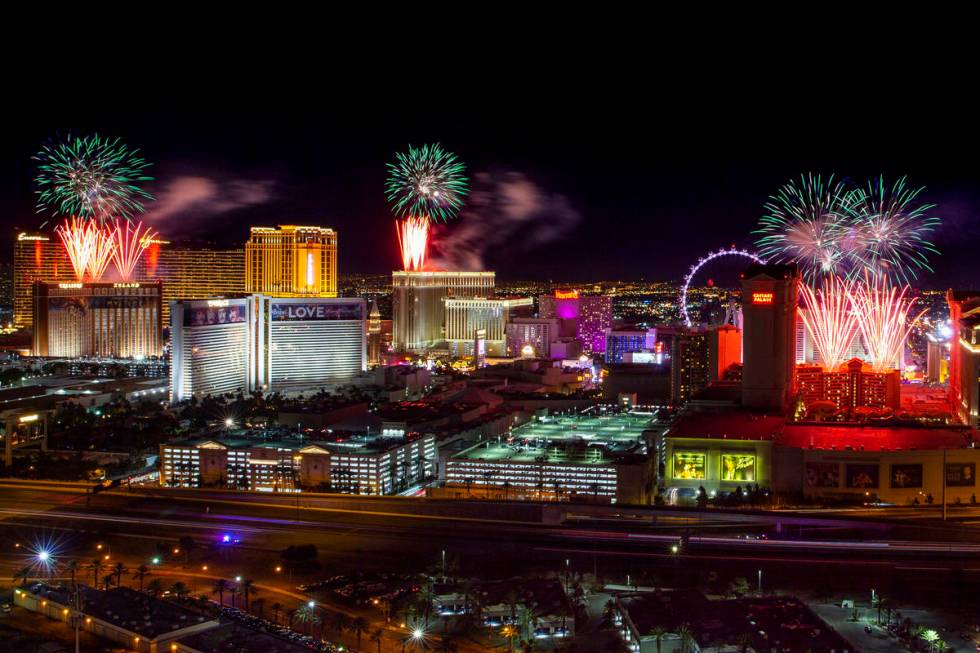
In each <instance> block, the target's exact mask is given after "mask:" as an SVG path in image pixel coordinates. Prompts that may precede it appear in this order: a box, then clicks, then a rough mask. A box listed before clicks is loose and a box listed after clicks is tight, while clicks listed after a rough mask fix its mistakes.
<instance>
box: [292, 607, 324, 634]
mask: <svg viewBox="0 0 980 653" xmlns="http://www.w3.org/2000/svg"><path fill="white" fill-rule="evenodd" d="M296 620H297V621H298V622H300V623H301V624H309V631H310V632H309V634H311V635H312V634H313V626H315V625H316V624H318V623H320V617H319V616H317V613H316V608H311V607H310V606H308V605H307V604H305V603H304V604H303V605H301V606H299V608H298V609H297V610H296Z"/></svg>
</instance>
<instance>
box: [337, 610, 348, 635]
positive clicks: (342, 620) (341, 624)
mask: <svg viewBox="0 0 980 653" xmlns="http://www.w3.org/2000/svg"><path fill="white" fill-rule="evenodd" d="M348 628H350V619H348V618H347V615H345V614H344V613H343V612H338V613H336V614H334V616H333V629H334V630H336V631H337V634H338V635H342V634H343V633H344V631H345V630H347V629H348Z"/></svg>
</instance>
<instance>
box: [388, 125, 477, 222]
mask: <svg viewBox="0 0 980 653" xmlns="http://www.w3.org/2000/svg"><path fill="white" fill-rule="evenodd" d="M464 169H465V167H464V166H463V163H462V162H461V161H460V160H459V159H457V158H456V155H455V154H453V153H452V152H448V151H446V150H444V149H443V148H442V146H440V145H438V144H435V145H423V146H422V147H418V148H416V147H412V146H411V145H409V147H408V152H407V153H402V152H399V153H398V154H396V155H395V162H394V163H389V164H388V180H387V182H386V183H385V197H386V198H387V199H388V201H389V202H391V205H392V210H393V211H394V212H395V214H396V215H398V216H399V217H405V216H420V217H421V216H429V217H431V218H433V219H434V220H440V221H446V220H449V219H451V218H453V217H454V216H455V215H456V213H458V212H459V209H460V208H461V207H462V206H463V199H464V198H465V197H466V193H467V192H468V191H469V187H468V185H467V179H466V175H464V174H463V171H464Z"/></svg>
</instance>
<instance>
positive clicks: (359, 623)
mask: <svg viewBox="0 0 980 653" xmlns="http://www.w3.org/2000/svg"><path fill="white" fill-rule="evenodd" d="M367 627H368V622H367V619H365V618H364V617H358V618H357V619H354V621H353V622H351V630H352V631H354V634H355V635H357V650H358V651H360V650H361V635H362V634H363V633H364V632H365V631H366V630H367Z"/></svg>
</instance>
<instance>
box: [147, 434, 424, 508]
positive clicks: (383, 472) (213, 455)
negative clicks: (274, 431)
mask: <svg viewBox="0 0 980 653" xmlns="http://www.w3.org/2000/svg"><path fill="white" fill-rule="evenodd" d="M438 457H439V456H438V452H437V450H436V442H435V437H434V436H431V435H427V436H421V437H412V438H409V437H405V436H386V437H381V436H377V435H363V434H340V433H335V434H334V436H333V437H332V439H331V438H329V437H328V436H327V434H326V433H320V434H318V435H317V437H315V438H306V437H300V436H295V435H293V436H289V437H282V436H275V437H274V439H273V438H271V437H269V435H268V434H265V433H264V432H245V431H242V432H237V433H222V434H216V435H214V436H213V437H210V436H201V437H198V438H192V439H188V440H182V441H178V442H173V443H168V444H164V445H161V446H160V483H161V485H164V486H169V487H229V488H236V489H241V490H255V491H259V492H298V491H303V490H323V491H333V492H341V493H346V494H391V493H393V492H397V491H400V490H403V489H407V488H409V487H411V486H412V485H415V484H419V483H422V482H425V481H426V480H428V479H431V478H433V477H434V475H435V470H436V463H437V461H438Z"/></svg>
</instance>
